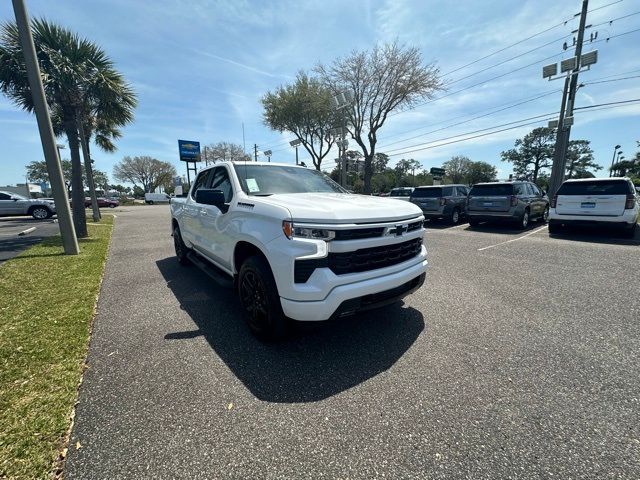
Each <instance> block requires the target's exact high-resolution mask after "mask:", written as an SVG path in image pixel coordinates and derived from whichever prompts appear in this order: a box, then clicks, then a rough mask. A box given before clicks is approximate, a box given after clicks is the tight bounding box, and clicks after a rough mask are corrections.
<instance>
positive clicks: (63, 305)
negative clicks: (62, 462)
mask: <svg viewBox="0 0 640 480" xmlns="http://www.w3.org/2000/svg"><path fill="white" fill-rule="evenodd" d="M112 224H113V217H112V216H105V217H104V218H103V220H102V223H101V224H100V225H98V226H94V225H92V224H91V223H88V228H89V235H90V237H89V238H87V239H82V240H80V248H81V254H80V255H77V256H67V255H63V254H62V242H61V239H60V237H53V238H50V239H47V240H45V241H44V242H42V243H41V244H39V245H36V246H34V247H32V248H30V249H29V250H27V251H25V252H23V253H22V254H21V255H20V256H18V257H16V258H14V259H12V260H9V261H7V262H5V263H4V264H3V265H0V412H1V413H0V478H10V479H14V478H15V479H18V478H50V477H51V472H52V470H53V469H54V466H55V462H56V459H57V458H58V454H59V452H60V450H61V448H62V447H63V443H64V441H65V435H66V433H67V430H68V428H69V424H70V418H71V413H72V411H73V405H74V403H75V400H76V396H77V387H78V384H79V381H80V377H81V375H82V369H83V364H84V359H85V356H86V352H87V345H88V341H89V332H90V328H91V320H92V318H93V314H94V309H95V303H96V298H97V294H98V290H99V287H100V282H101V279H102V272H103V269H104V263H105V260H106V256H107V250H108V247H109V241H110V239H111V230H112V226H111V225H112Z"/></svg>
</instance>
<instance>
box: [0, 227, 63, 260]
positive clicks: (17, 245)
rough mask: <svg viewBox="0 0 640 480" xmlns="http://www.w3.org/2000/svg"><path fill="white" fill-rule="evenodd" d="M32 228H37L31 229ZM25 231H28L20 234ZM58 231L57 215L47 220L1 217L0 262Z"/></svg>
mask: <svg viewBox="0 0 640 480" xmlns="http://www.w3.org/2000/svg"><path fill="white" fill-rule="evenodd" d="M31 228H35V230H33V231H29V230H30V229H31ZM25 231H28V233H25V234H24V235H19V234H20V233H21V232H25ZM58 232H59V228H58V224H57V222H56V221H55V217H54V218H53V219H52V218H49V219H47V220H36V219H35V218H32V217H0V263H2V262H4V261H5V260H8V259H10V258H13V257H15V256H16V255H18V254H19V253H20V252H21V251H23V250H25V249H26V248H28V247H31V246H32V245H35V244H36V243H39V242H41V241H42V240H43V239H44V238H46V237H50V236H51V235H56V234H57V233H58Z"/></svg>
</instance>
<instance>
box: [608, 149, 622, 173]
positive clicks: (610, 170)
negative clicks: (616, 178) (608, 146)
mask: <svg viewBox="0 0 640 480" xmlns="http://www.w3.org/2000/svg"><path fill="white" fill-rule="evenodd" d="M619 148H620V145H616V146H615V147H613V156H612V157H611V168H610V169H609V177H612V176H613V164H614V163H616V151H617V150H618V149H619Z"/></svg>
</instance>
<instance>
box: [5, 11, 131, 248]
mask: <svg viewBox="0 0 640 480" xmlns="http://www.w3.org/2000/svg"><path fill="white" fill-rule="evenodd" d="M31 29H32V33H33V40H34V43H35V47H36V54H37V56H38V62H39V64H40V71H41V73H42V83H43V86H44V90H45V94H46V96H47V102H48V104H49V108H50V109H51V114H52V115H51V116H52V121H53V124H54V131H55V132H56V134H58V135H61V134H63V133H64V135H66V137H67V141H68V143H69V151H70V154H71V165H72V200H73V221H74V225H75V228H76V232H77V234H78V237H86V236H87V226H86V215H85V209H84V185H83V181H82V164H81V161H80V143H79V142H80V139H79V133H78V126H79V125H84V126H85V128H86V127H88V131H89V132H91V133H90V134H87V137H90V136H91V135H95V141H96V144H97V145H98V146H100V147H101V148H105V149H106V150H107V151H109V150H110V149H111V148H115V146H114V144H113V142H112V141H113V140H115V139H116V138H118V137H119V135H120V131H119V127H122V126H124V125H126V124H127V123H130V122H131V121H133V110H134V108H135V106H136V103H137V101H136V96H135V93H134V92H133V90H132V89H131V88H130V86H129V85H128V84H127V83H126V81H125V80H124V78H123V77H122V75H121V74H120V73H119V72H118V71H117V70H116V69H115V68H114V65H113V62H112V61H111V60H110V59H109V58H108V57H107V55H106V54H105V52H104V51H103V50H102V49H101V48H100V47H98V46H97V45H96V44H94V43H92V42H90V41H89V40H86V39H84V38H81V37H79V36H78V35H77V34H75V33H73V32H72V31H70V30H68V29H66V28H64V27H61V26H59V25H56V24H54V23H50V22H48V21H46V20H43V19H36V20H33V21H32V25H31ZM0 90H1V91H2V92H3V93H4V94H5V95H7V96H8V97H9V98H10V99H11V100H12V101H13V102H14V103H15V104H16V105H17V106H19V107H20V108H22V109H24V110H26V111H28V112H32V111H33V100H32V97H31V92H30V89H29V83H28V79H27V74H26V68H25V64H24V58H23V56H22V49H21V47H20V42H19V37H18V29H17V27H16V25H15V23H6V24H4V25H3V26H2V29H1V30H0ZM88 170H89V169H88Z"/></svg>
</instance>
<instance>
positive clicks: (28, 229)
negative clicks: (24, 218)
mask: <svg viewBox="0 0 640 480" xmlns="http://www.w3.org/2000/svg"><path fill="white" fill-rule="evenodd" d="M35 229H36V227H31V228H27V229H26V230H23V231H21V232H20V233H18V236H19V237H23V236H25V235H26V234H27V233H31V232H33V231H35Z"/></svg>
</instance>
